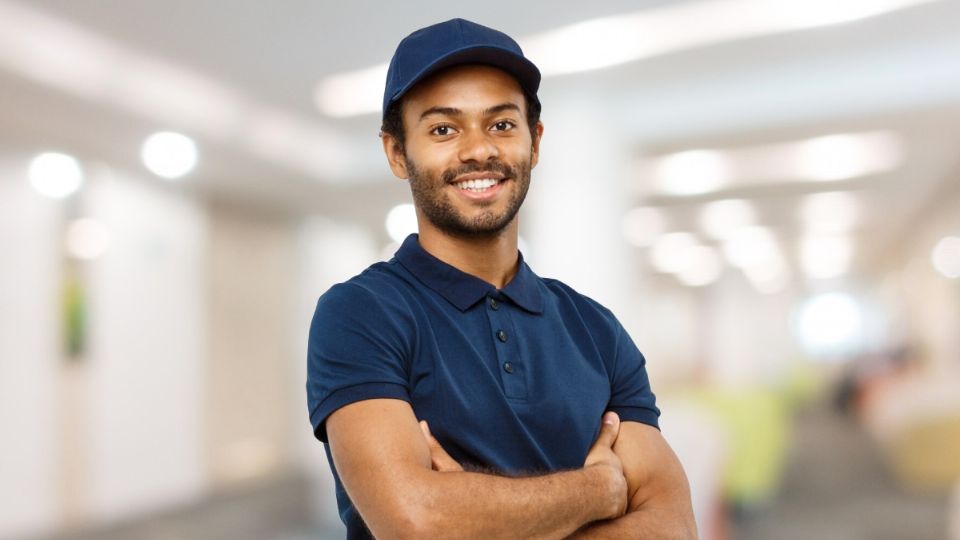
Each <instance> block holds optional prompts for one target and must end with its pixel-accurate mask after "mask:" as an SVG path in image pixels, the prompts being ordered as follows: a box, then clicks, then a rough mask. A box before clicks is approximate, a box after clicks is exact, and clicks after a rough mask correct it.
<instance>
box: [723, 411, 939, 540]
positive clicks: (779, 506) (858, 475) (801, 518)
mask: <svg viewBox="0 0 960 540" xmlns="http://www.w3.org/2000/svg"><path fill="white" fill-rule="evenodd" d="M791 442H792V444H791V453H790V456H789V463H788V465H787V469H786V471H785V477H784V479H783V484H782V487H781V490H780V495H779V496H778V497H777V498H776V499H775V500H774V501H772V503H771V505H770V506H768V507H765V508H756V509H750V510H747V511H743V512H740V513H739V515H738V516H737V518H736V519H735V520H733V524H732V526H733V530H732V531H731V535H730V536H731V538H732V539H733V540H768V539H777V540H801V539H802V540H807V539H810V538H817V539H818V540H861V539H863V540H903V539H910V540H943V539H944V538H946V534H947V533H946V529H947V510H946V508H947V497H946V495H916V494H910V493H906V492H904V491H903V490H901V489H900V488H899V487H898V486H897V484H896V483H895V481H894V479H893V478H891V477H890V476H889V475H888V473H887V471H886V469H885V468H884V466H883V463H882V462H881V460H880V455H879V450H878V449H877V448H876V446H875V445H874V444H873V442H872V441H871V440H870V439H869V438H868V437H867V435H866V434H865V433H864V432H863V431H862V430H861V429H860V427H859V426H858V425H857V424H856V423H855V422H854V420H853V419H850V418H846V417H842V416H839V415H838V414H836V413H834V412H833V411H830V410H827V409H826V408H825V407H824V408H820V409H815V410H811V411H807V412H806V413H804V414H802V415H801V416H800V417H799V418H798V419H797V424H796V426H795V428H794V431H793V440H792V441H791Z"/></svg>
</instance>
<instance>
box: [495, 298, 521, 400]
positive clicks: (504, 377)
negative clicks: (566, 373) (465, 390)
mask: <svg viewBox="0 0 960 540" xmlns="http://www.w3.org/2000/svg"><path fill="white" fill-rule="evenodd" d="M486 311H487V317H488V318H489V320H490V328H491V330H492V332H493V335H492V338H493V345H494V350H495V351H496V354H497V371H498V372H499V373H500V381H501V383H502V385H503V393H504V395H505V396H506V397H508V398H510V399H521V400H525V399H527V377H526V369H525V368H526V366H525V365H524V364H525V363H524V361H523V359H522V358H521V357H520V347H519V346H518V340H519V338H520V336H518V335H517V334H516V327H515V326H514V325H513V321H512V316H511V313H510V312H511V311H512V308H511V307H509V306H508V304H507V303H506V302H504V297H503V296H502V295H500V294H499V293H496V294H491V295H489V296H488V297H487V306H486Z"/></svg>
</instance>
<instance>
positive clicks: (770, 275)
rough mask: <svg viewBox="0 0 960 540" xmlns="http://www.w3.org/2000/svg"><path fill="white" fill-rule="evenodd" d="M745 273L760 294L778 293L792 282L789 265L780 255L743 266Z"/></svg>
mask: <svg viewBox="0 0 960 540" xmlns="http://www.w3.org/2000/svg"><path fill="white" fill-rule="evenodd" d="M743 275H744V276H746V277H747V280H749V281H750V284H751V285H753V288H754V289H756V290H757V292H759V293H760V294H776V293H779V292H781V291H783V290H784V289H786V288H787V285H789V284H790V273H789V272H788V270H787V265H786V263H785V262H784V261H783V259H782V258H781V257H779V256H777V257H771V258H770V259H767V260H765V261H763V262H760V263H757V264H755V265H753V266H747V267H744V268H743Z"/></svg>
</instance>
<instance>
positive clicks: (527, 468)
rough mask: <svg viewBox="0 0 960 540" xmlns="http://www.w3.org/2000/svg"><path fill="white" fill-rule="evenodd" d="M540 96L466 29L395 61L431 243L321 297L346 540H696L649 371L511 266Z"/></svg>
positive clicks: (598, 326)
mask: <svg viewBox="0 0 960 540" xmlns="http://www.w3.org/2000/svg"><path fill="white" fill-rule="evenodd" d="M539 83H540V73H539V71H538V70H537V68H536V67H535V66H534V65H533V64H532V63H531V62H530V61H529V60H527V59H526V58H525V57H524V56H523V53H522V52H521V50H520V47H519V46H518V45H517V44H516V42H514V41H513V40H512V39H511V38H510V37H508V36H506V35H505V34H503V33H500V32H498V31H495V30H492V29H489V28H486V27H483V26H480V25H477V24H474V23H471V22H469V21H464V20H461V19H454V20H451V21H447V22H444V23H440V24H437V25H434V26H430V27H428V28H424V29H422V30H419V31H417V32H414V33H413V34H411V35H410V36H408V37H407V38H406V39H404V40H403V41H402V42H401V43H400V45H399V46H398V48H397V51H396V53H395V54H394V57H393V60H392V61H391V64H390V69H389V73H388V75H387V83H386V91H385V93H384V104H383V120H384V123H383V130H382V141H383V148H384V152H385V153H386V157H387V161H388V162H389V164H390V168H391V170H392V171H393V173H394V174H395V175H396V176H397V177H399V178H402V179H406V180H408V181H409V183H410V189H411V191H412V193H413V199H414V203H415V206H416V210H417V221H418V225H419V235H411V236H410V237H409V238H407V240H406V241H405V242H404V244H403V246H402V247H401V248H400V249H399V251H397V254H396V256H395V258H393V259H391V260H390V261H389V262H386V263H378V264H374V265H373V266H371V267H370V268H368V269H367V270H366V271H364V272H363V273H362V274H360V275H359V276H356V277H354V278H352V279H351V280H349V281H347V282H346V283H342V284H339V285H336V286H334V287H333V288H331V289H330V290H329V291H328V292H327V293H325V294H324V295H323V297H321V299H320V301H319V302H318V304H317V310H316V314H315V316H314V319H313V324H312V326H311V330H310V343H309V358H308V362H309V373H308V381H307V391H308V398H309V405H310V417H311V422H312V424H313V427H314V433H315V434H316V436H317V437H318V438H319V439H320V440H321V441H323V442H325V443H327V444H326V449H327V457H328V460H329V461H330V465H331V467H332V468H333V471H334V475H335V477H336V483H337V499H338V504H339V507H340V515H341V517H342V519H343V521H344V523H345V524H346V525H347V531H348V538H369V537H370V536H371V535H372V536H376V537H378V538H564V537H570V536H572V537H577V538H695V537H696V528H695V525H694V520H693V514H692V510H691V506H690V495H689V488H688V486H687V480H686V478H685V476H684V473H683V469H682V468H681V466H680V463H679V462H678V461H677V459H676V457H675V455H674V454H673V452H672V451H671V449H670V447H669V446H668V445H667V443H666V442H665V441H664V439H663V437H662V436H661V435H660V432H659V430H658V428H657V421H658V416H659V410H658V409H657V407H656V404H655V400H654V396H653V394H652V392H651V390H650V385H649V382H648V380H647V374H646V369H645V361H644V358H643V356H642V355H641V354H640V352H639V351H638V350H637V348H636V346H635V345H634V344H633V342H632V341H631V340H630V338H629V337H628V336H627V334H626V332H624V330H623V328H622V327H621V326H620V324H619V323H618V322H617V320H616V318H615V317H614V316H613V315H612V314H611V313H610V312H609V311H608V310H607V309H605V308H604V307H602V306H600V305H599V304H597V303H596V302H594V301H592V300H590V299H589V298H586V297H584V296H582V295H580V294H578V293H577V292H575V291H573V290H572V289H570V288H569V287H567V286H566V285H564V284H563V283H560V282H559V281H556V280H550V279H543V278H540V277H538V276H537V275H536V274H534V273H533V271H531V270H530V268H529V267H528V266H527V265H526V264H525V263H524V262H523V258H522V256H521V255H520V254H519V253H518V251H517V231H518V222H517V211H518V210H519V208H520V206H521V204H522V203H523V200H524V197H525V195H526V193H527V188H528V186H529V184H530V171H531V169H533V167H535V166H536V164H537V160H538V157H539V148H540V138H541V136H542V134H543V124H542V123H540V121H539V111H540V102H539V101H538V99H537V88H538V86H539Z"/></svg>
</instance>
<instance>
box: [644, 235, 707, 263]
mask: <svg viewBox="0 0 960 540" xmlns="http://www.w3.org/2000/svg"><path fill="white" fill-rule="evenodd" d="M696 245H698V242H697V237H696V236H694V235H692V234H690V233H688V232H672V233H667V234H665V235H663V236H661V237H660V238H658V239H657V240H656V242H654V244H653V246H652V247H651V248H650V262H651V264H653V267H654V268H655V269H656V270H657V271H658V272H664V273H674V272H679V271H680V270H682V269H684V268H686V267H688V266H689V255H690V248H692V247H694V246H696Z"/></svg>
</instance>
